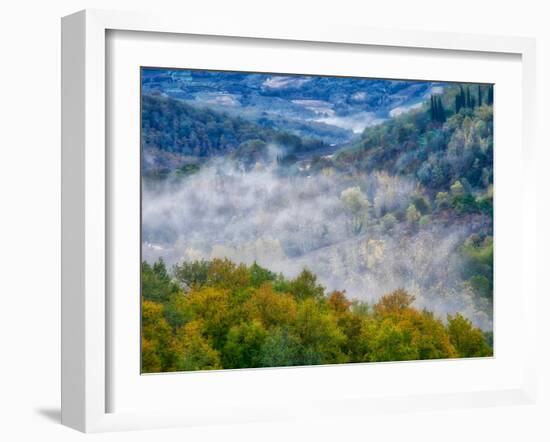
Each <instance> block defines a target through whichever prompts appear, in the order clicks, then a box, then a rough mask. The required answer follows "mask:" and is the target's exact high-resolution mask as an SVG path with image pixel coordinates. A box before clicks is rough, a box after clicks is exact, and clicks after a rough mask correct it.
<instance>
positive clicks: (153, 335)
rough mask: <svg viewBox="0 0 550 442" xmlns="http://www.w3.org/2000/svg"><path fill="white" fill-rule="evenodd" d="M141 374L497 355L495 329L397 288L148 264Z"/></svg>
mask: <svg viewBox="0 0 550 442" xmlns="http://www.w3.org/2000/svg"><path fill="white" fill-rule="evenodd" d="M141 271H142V287H143V297H142V372H144V373H157V372H167V371H187V370H213V369H222V368H225V369H227V368H251V367H276V366H297V365H318V364H340V363H350V362H381V361H405V360H419V359H441V358H457V357H483V356H491V355H492V347H491V345H490V342H491V337H492V336H491V334H489V333H486V334H484V333H483V332H482V331H481V330H480V329H478V328H476V327H474V326H472V323H471V322H470V321H469V320H468V319H466V318H465V317H463V316H462V315H461V314H460V313H456V314H455V315H449V316H448V317H447V319H446V321H442V320H440V319H438V318H436V317H435V316H434V314H433V313H432V312H430V311H427V310H418V309H416V308H414V306H413V303H414V300H415V298H414V296H412V295H410V294H409V293H408V292H407V291H405V290H403V289H397V290H395V291H393V292H391V293H388V294H386V295H384V296H382V297H381V298H380V299H379V300H378V301H377V302H376V303H374V304H369V303H366V302H361V301H358V300H350V299H348V298H347V297H346V293H345V292H344V291H332V292H330V293H326V292H325V289H324V287H323V286H321V285H320V284H319V283H318V281H317V277H316V275H315V274H313V273H311V272H310V271H309V270H307V269H304V270H303V271H302V272H301V273H300V274H299V275H298V276H297V277H296V278H294V279H287V278H285V277H284V276H283V275H281V274H276V273H273V272H271V271H269V270H268V269H266V268H263V267H261V266H259V265H258V264H256V263H254V264H252V265H251V266H246V265H244V264H240V265H237V264H235V263H233V262H232V261H230V260H228V259H214V260H211V261H195V262H183V263H181V264H178V265H176V266H174V268H173V271H172V272H168V271H167V269H166V266H165V264H164V262H163V261H161V260H160V261H157V262H156V263H154V264H153V265H152V266H151V265H150V264H148V263H147V262H143V263H142V270H141Z"/></svg>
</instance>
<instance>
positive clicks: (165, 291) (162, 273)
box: [141, 258, 179, 303]
mask: <svg viewBox="0 0 550 442" xmlns="http://www.w3.org/2000/svg"><path fill="white" fill-rule="evenodd" d="M178 291H179V287H178V286H177V284H175V283H173V282H172V278H171V277H170V275H169V274H168V271H167V270H166V265H165V264H164V261H163V260H162V258H161V259H159V260H158V261H156V262H155V263H154V264H153V265H152V266H151V265H150V264H149V263H148V262H147V261H143V262H142V263H141V294H142V296H143V299H146V300H148V301H155V302H161V303H163V302H167V301H168V300H169V299H170V296H172V295H173V294H175V293H177V292H178Z"/></svg>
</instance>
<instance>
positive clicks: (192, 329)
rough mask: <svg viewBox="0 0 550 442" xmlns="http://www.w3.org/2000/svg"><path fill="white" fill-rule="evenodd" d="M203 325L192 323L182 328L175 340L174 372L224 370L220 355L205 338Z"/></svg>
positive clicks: (197, 321) (197, 322) (198, 322)
mask: <svg viewBox="0 0 550 442" xmlns="http://www.w3.org/2000/svg"><path fill="white" fill-rule="evenodd" d="M203 333H204V331H203V323H202V321H200V320H195V321H191V322H189V323H188V324H186V325H185V326H183V327H181V328H180V329H179V330H178V331H177V333H176V336H175V339H174V344H173V347H174V352H175V361H174V370H175V371H188V370H216V369H220V368H222V365H221V363H220V356H219V353H218V352H217V351H216V350H214V349H213V348H212V346H211V345H210V343H209V342H208V341H207V340H206V339H205V338H204V336H203Z"/></svg>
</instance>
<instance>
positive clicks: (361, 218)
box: [340, 186, 370, 235]
mask: <svg viewBox="0 0 550 442" xmlns="http://www.w3.org/2000/svg"><path fill="white" fill-rule="evenodd" d="M340 200H341V201H342V203H343V204H344V207H345V210H346V212H347V213H348V215H349V216H350V218H351V231H352V232H353V233H354V234H356V235H358V234H360V233H361V232H362V230H363V227H364V225H365V223H366V221H367V218H368V209H369V206H370V203H369V200H368V199H367V197H366V195H365V194H364V193H363V192H362V191H361V189H360V188H359V187H358V186H355V187H348V188H347V189H345V190H343V191H342V193H341V194H340Z"/></svg>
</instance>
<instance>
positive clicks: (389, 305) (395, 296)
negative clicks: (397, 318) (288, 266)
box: [374, 289, 415, 315]
mask: <svg viewBox="0 0 550 442" xmlns="http://www.w3.org/2000/svg"><path fill="white" fill-rule="evenodd" d="M414 300H415V297H414V296H413V295H410V294H409V293H407V291H406V290H404V289H397V290H394V291H393V292H391V293H388V294H387V295H384V296H382V297H381V298H380V299H379V300H378V302H377V303H376V304H375V305H374V311H375V313H376V314H378V315H387V314H394V313H399V312H402V311H403V310H405V309H407V308H409V307H410V306H411V304H412V303H413V302H414Z"/></svg>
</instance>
